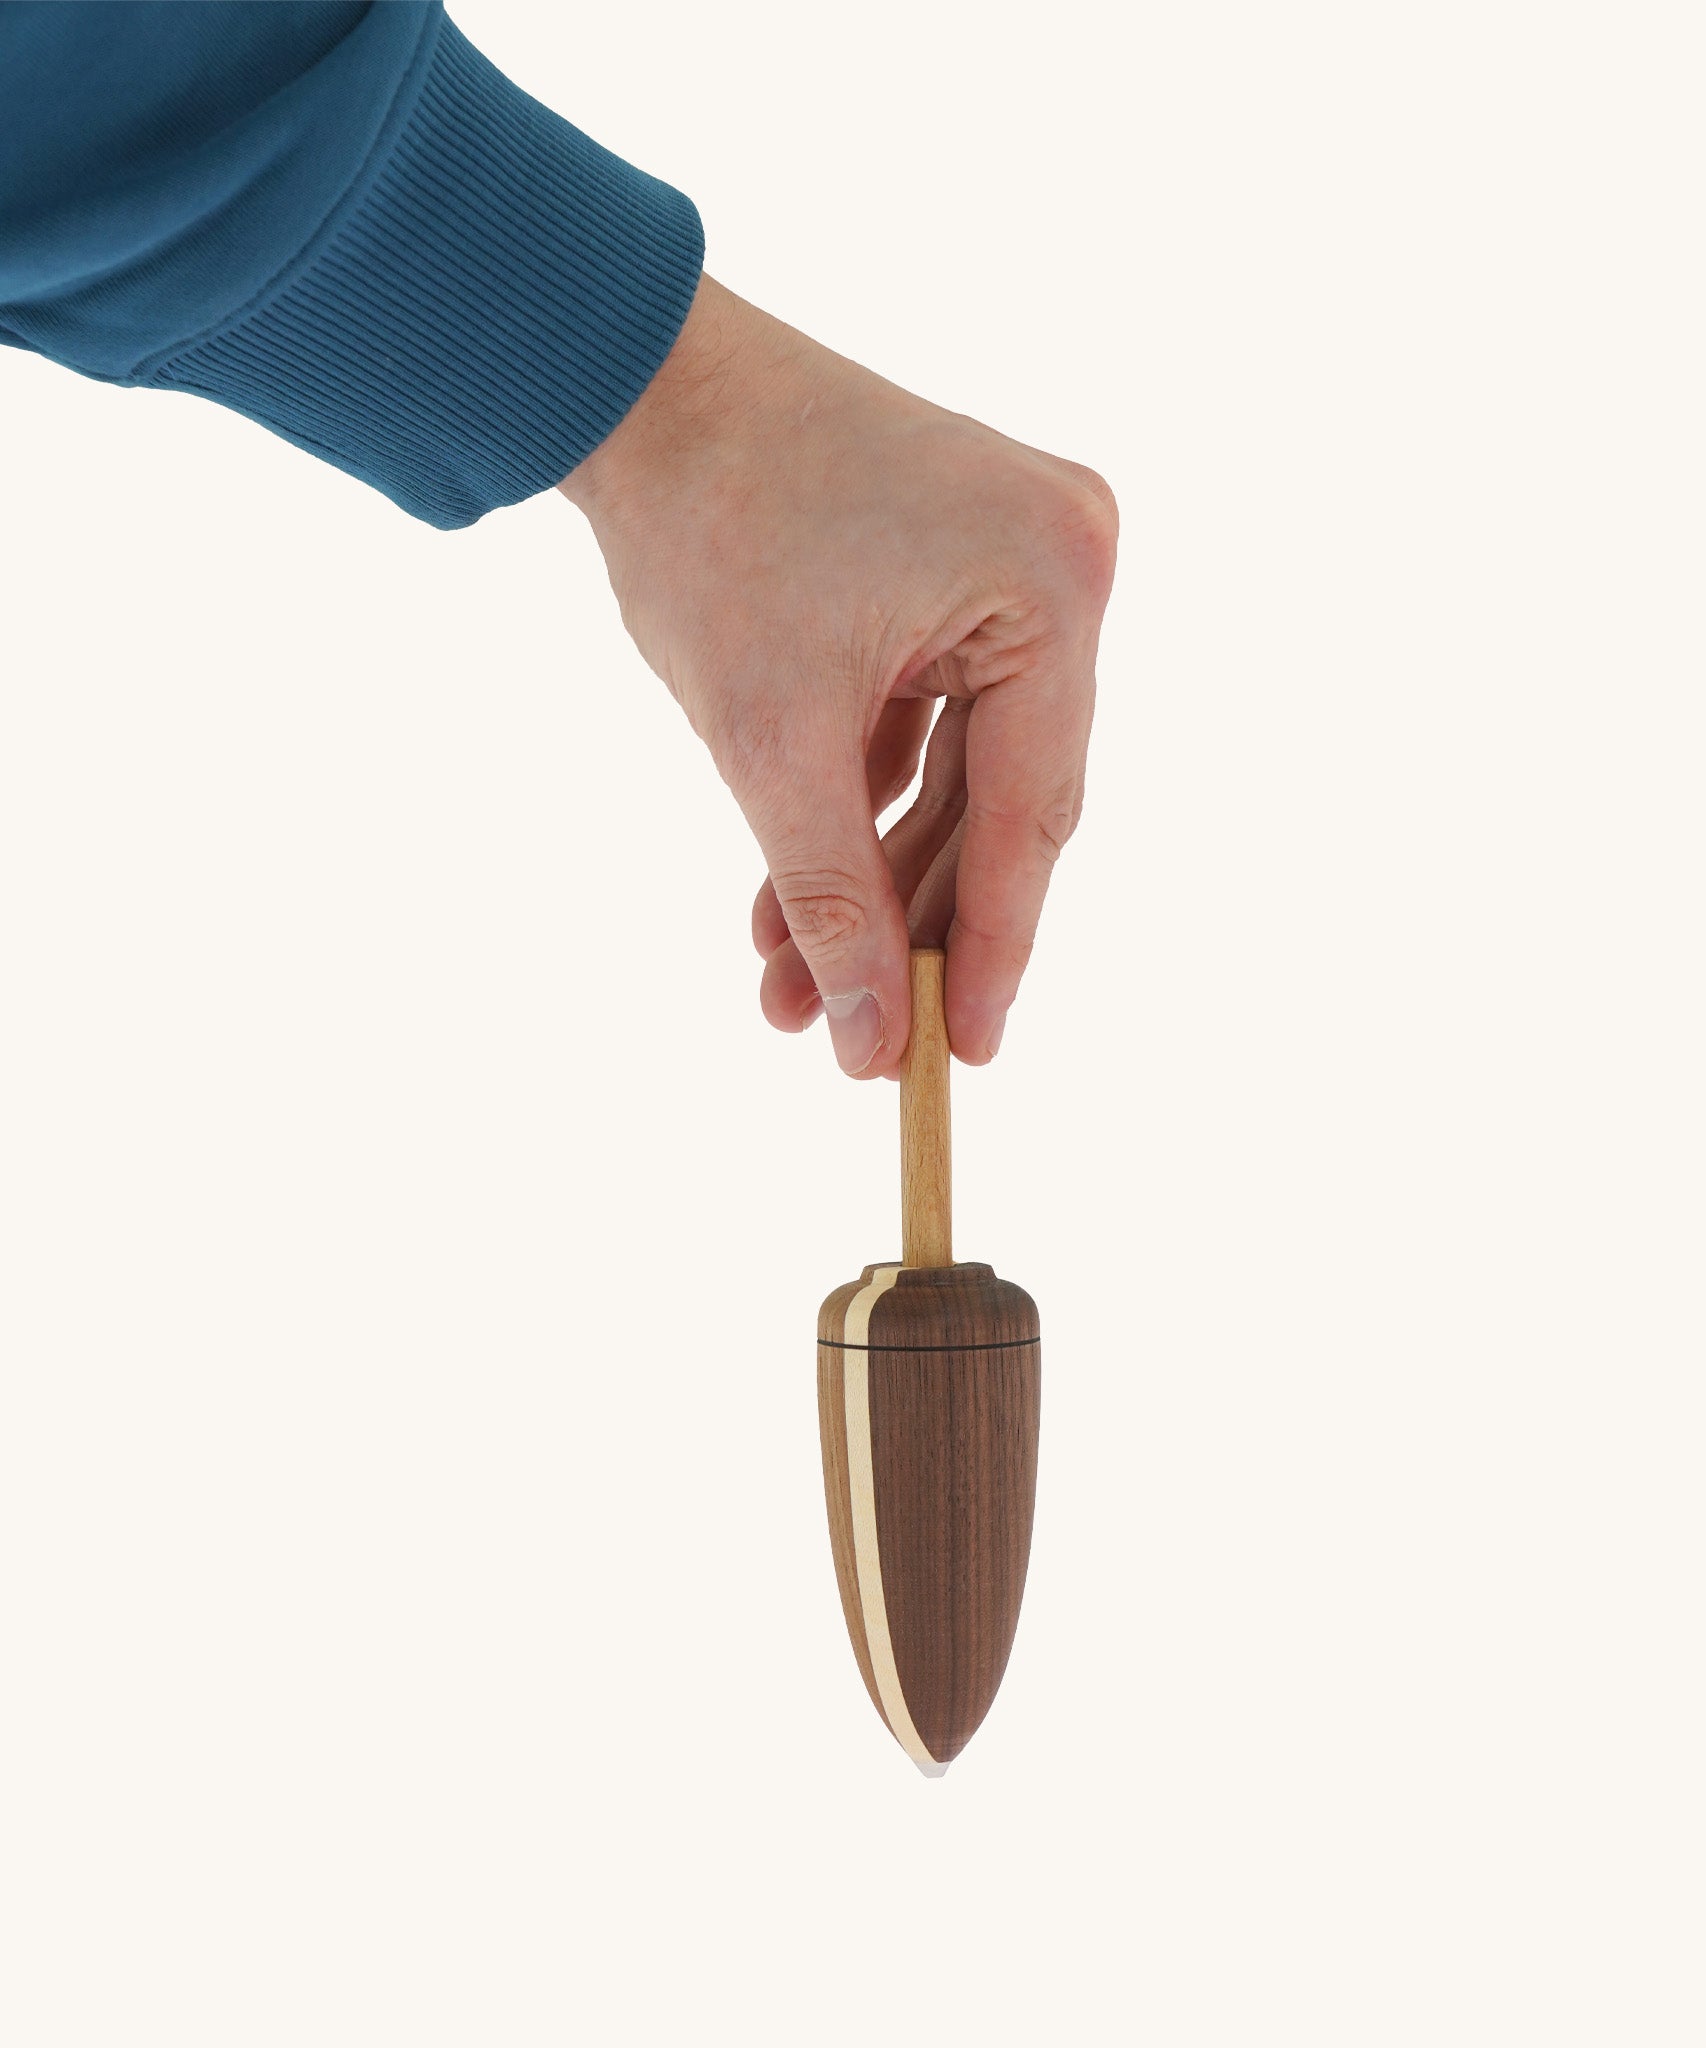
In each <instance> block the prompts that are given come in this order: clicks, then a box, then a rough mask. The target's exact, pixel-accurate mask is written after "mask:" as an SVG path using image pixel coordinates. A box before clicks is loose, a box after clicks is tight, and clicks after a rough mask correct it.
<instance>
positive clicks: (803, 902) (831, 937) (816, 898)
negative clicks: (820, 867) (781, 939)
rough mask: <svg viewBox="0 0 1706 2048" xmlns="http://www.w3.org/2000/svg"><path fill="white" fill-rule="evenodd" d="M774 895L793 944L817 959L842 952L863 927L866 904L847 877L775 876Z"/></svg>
mask: <svg viewBox="0 0 1706 2048" xmlns="http://www.w3.org/2000/svg"><path fill="white" fill-rule="evenodd" d="M776 894H777V896H778V898H779V899H780V901H781V904H782V913H783V915H784V916H785V917H786V918H787V920H788V929H789V931H790V932H792V933H793V935H794V939H795V942H796V944H798V946H799V947H800V949H801V951H802V952H805V953H809V954H813V955H815V956H816V957H817V958H818V959H825V958H828V959H833V958H834V957H835V956H836V955H837V954H838V953H843V952H845V951H846V950H847V948H848V947H849V946H850V945H851V944H852V943H853V941H854V940H855V939H856V938H857V937H858V936H859V934H860V933H861V932H862V931H863V930H864V928H865V922H866V915H865V906H864V905H863V904H862V903H861V902H860V901H859V898H858V895H857V893H856V890H855V887H854V884H853V882H852V879H851V878H850V877H849V876H846V875H837V874H831V873H824V872H821V871H820V872H817V873H811V874H800V875H778V876H777V877H776Z"/></svg>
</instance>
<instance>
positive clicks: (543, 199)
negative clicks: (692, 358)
mask: <svg viewBox="0 0 1706 2048" xmlns="http://www.w3.org/2000/svg"><path fill="white" fill-rule="evenodd" d="M703 261H704V236H703V231H702V229H701V226H700V222H699V216H698V213H697V211H696V210H695V208H694V206H693V204H692V202H691V200H689V199H687V198H686V197H684V195H683V194H681V193H679V192H677V191H675V190H673V189H672V188H671V187H670V186H668V185H665V184H662V183H660V182H659V181H658V180H657V179H655V178H650V177H648V176H646V174H645V173H644V172H642V171H638V170H636V169H635V168H634V167H633V166H632V165H631V164H627V163H624V162H623V161H622V160H621V159H620V158H619V157H616V156H613V155H612V154H611V153H610V152H609V151H608V150H605V149H602V148H600V146H599V145H598V144H597V143H595V142H593V141H592V140H591V138H590V137H588V136H586V135H583V134H582V133H581V132H580V130H579V129H577V128H575V127H573V126H571V125H570V123H568V122H567V121H564V120H562V119H561V118H560V117H559V116H558V115H556V114H553V113H552V112H551V111H550V110H549V109H548V108H546V107H544V106H542V105H540V103H539V102H538V101H537V100H535V99H533V98H531V97H530V96H529V95H528V94H526V93H524V92H522V91H521V90H520V88H519V87H517V86H515V85H514V84H512V83H511V82H510V80H509V79H507V78H506V77H504V75H503V74H502V73H501V72H500V71H498V70H497V69H496V67H495V66H493V65H492V64H490V63H488V62H487V60H486V59H485V58H484V57H482V56H481V55H480V53H479V52H478V51H477V50H475V49H474V48H473V46H472V45H471V44H470V43H469V42H468V41H467V39H466V38H465V37H464V36H463V35H462V34H461V33H460V32H459V31H458V30H457V28H456V27H455V25H454V24H453V23H452V22H450V21H449V20H441V22H440V24H439V34H438V37H437V39H436V44H435V47H434V50H433V53H432V57H431V61H430V64H429V67H428V69H427V72H426V75H425V77H424V78H423V79H422V81H421V85H420V90H419V92H418V94H417V96H416V97H415V100H414V103H413V105H412V107H411V108H410V109H409V110H408V113H407V117H406V119H405V120H404V121H403V122H402V123H401V125H400V126H399V128H398V129H397V131H396V137H395V142H394V145H393V147H392V149H391V151H390V154H389V156H388V158H387V160H386V161H385V163H384V164H383V166H382V167H381V168H380V169H379V170H378V171H377V173H376V174H375V175H374V176H373V177H372V179H371V181H370V182H369V184H368V186H367V189H366V190H365V191H364V192H363V193H362V194H361V196H360V197H359V199H358V200H357V201H356V203H355V204H354V205H353V206H351V207H350V208H349V209H348V210H347V212H345V213H343V214H342V215H341V216H340V217H338V218H337V219H335V220H334V221H333V223H331V224H330V226H329V228H328V230H327V231H326V233H325V234H324V235H323V237H322V238H321V240H320V242H319V244H318V246H317V247H316V248H314V249H313V250H311V251H310V252H309V254H308V257H307V259H306V260H305V261H304V262H303V263H301V264H299V265H298V266H296V267H295V269H294V270H293V272H292V274H291V275H290V276H289V277H288V278H287V280H286V281H284V282H283V283H282V284H281V286H280V287H279V289H278V290H277V291H275V292H274V293H273V294H272V295H271V296H270V297H269V298H268V299H267V300H266V302H265V303H264V304H263V305H261V306H259V307H257V308H253V309H250V310H249V311H247V312H245V313H244V314H242V315H240V316H237V317H236V318H234V319H233V320H232V321H230V322H228V323H226V324H225V325H224V326H222V327H221V328H220V329H219V330H218V331H217V332H216V333H214V334H212V335H210V336H207V337H205V338H203V339H200V340H198V341H196V342H195V343H194V344H192V345H191V346H189V347H187V348H180V349H178V350H176V351H174V352H173V353H172V354H171V355H170V356H169V357H167V358H166V359H165V360H163V361H157V362H156V363H155V364H154V365H153V366H152V367H147V366H145V367H144V368H143V369H142V370H141V371H139V373H138V374H137V377H136V380H135V381H137V382H138V383H144V384H147V385H150V386H154V387H160V388H165V389H178V390H189V391H195V392H198V393H200V394H201V395H202V396H204V397H207V398H212V399H215V400H217V401H218V402H219V403H221V404H224V405H228V406H231V407H233V408H234V409H235V410H237V411H239V412H242V413H245V414H247V415H248V416H249V417H250V418H252V419H255V420H258V421H260V422H261V424H263V425H264V426H267V427H270V428H271V429H272V430H273V431H274V432H276V433H279V434H282V435H283V436H284V437H285V438H286V439H288V440H291V441H294V442H295V443H296V444H297V445H298V446H301V447H307V448H312V449H314V450H315V451H316V452H318V453H320V454H321V455H322V456H323V457H324V458H325V459H326V460H328V461H331V462H333V463H335V464H336V465H337V466H338V467H339V468H341V469H344V470H347V471H348V472H349V473H350V474H351V475H353V476H357V477H360V478H362V479H363V481H365V482H367V483H370V484H372V485H374V486H375V487H376V488H377V489H379V490H381V491H383V492H384V493H385V494H386V495H387V496H388V497H390V498H392V499H393V500H394V501H395V502H396V503H397V504H398V505H400V506H402V508H403V509H404V510H405V511H406V512H410V513H412V514H414V516H415V517H417V518H419V519H424V520H426V521H427V522H428V523H429V524H430V525H433V526H439V527H447V528H448V527H461V526H467V525H470V524H472V522H473V521H474V520H476V519H478V518H480V517H481V515H482V514H484V513H486V512H488V511H491V510H492V509H494V508H495V507H496V506H499V505H511V504H515V503H516V502H518V501H519V500H520V499H522V498H528V497H532V496H533V495H534V494H535V493H536V492H539V491H542V490H547V489H549V488H550V486H551V485H553V484H555V483H558V482H560V481H561V480H562V478H563V477H565V476H566V475H567V474H568V472H569V471H570V470H571V469H573V468H574V467H575V466H576V464H578V463H579V462H581V461H582V460H584V459H585V457H586V456H588V455H589V454H591V452H592V450H593V449H594V448H596V447H597V446H598V444H599V443H600V442H601V441H602V440H604V439H605V438H606V436H607V435H609V434H610V433H611V431H612V430H613V429H614V428H615V427H616V426H617V425H618V423H619V422H620V421H621V419H622V418H623V416H624V415H625V414H626V413H627V411H628V410H629V408H630V407H631V406H632V405H633V403H634V401H635V400H636V399H637V398H638V397H639V396H640V394H641V393H642V392H643V391H644V390H645V388H646V386H647V385H648V384H649V383H650V382H651V379H652V377H653V376H654V375H655V374H656V372H657V370H658V368H659V366H660V365H661V363H662V362H663V360H664V358H665V356H667V355H668V353H669V351H670V348H671V347H672V346H673V344H674V342H675V338H676V336H677V334H678V333H679V332H680V330H681V326H682V324H683V322H684V321H685V320H686V318H687V313H688V309H689V308H690V306H691V305H692V303H693V295H694V292H695V291H696V290H697V288H698V283H699V274H700V268H701V265H702V263H703Z"/></svg>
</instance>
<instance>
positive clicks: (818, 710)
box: [559, 277, 1118, 1079]
mask: <svg viewBox="0 0 1706 2048" xmlns="http://www.w3.org/2000/svg"><path fill="white" fill-rule="evenodd" d="M559 488H560V489H561V490H562V491H563V493H564V495H565V496H566V497H568V498H569V499H570V500H571V501H572V502H573V503H574V504H576V505H578V506H579V507H580V509H581V510H582V511H583V512H584V513H585V514H586V516H587V518H588V519H589V521H590V522H591V524H592V528H593V531H594V533H595V534H596V536H597V539H598V543H599V546H600V548H601V549H602V550H603V553H604V559H605V563H606V566H607V567H608V569H609V572H610V582H611V586H612V588H613V589H614V590H615V593H616V597H617V600H618V602H619V603H620V605H621V608H622V617H623V622H624V624H625V625H626V626H627V628H628V631H629V632H630V633H631V634H632V636H633V638H634V641H635V643H636V645H637V646H638V647H639V650H640V652H641V654H642V655H644V657H645V659H646V661H647V662H648V663H649V664H650V666H651V667H652V669H653V670H655V671H656V673H657V674H658V675H659V676H661V677H662V679H663V681H664V682H665V684H666V685H667V686H668V688H669V690H670V692H671V694H672V695H673V696H674V697H675V699H676V701H677V703H679V704H680V706H681V708H682V709H683V711H685V712H686V714H687V717H688V720H689V722H690V723H691V724H692V727H693V729H694V731H695V732H696V733H698V735H699V737H700V738H701V739H702V740H703V741H704V742H705V744H706V745H707V747H709V749H710V751H711V756H712V759H713V760H714V761H715V763H716V765H717V768H718V770H719V771H720V773H721V774H722V776H723V779H724V781H725V782H727V784H728V786H729V788H730V790H731V791H732V792H733V794H734V796H735V799H736V801H737V802H738V803H739V805H740V807H741V810H742V811H743V812H744V813H745V816H746V819H747V822H748V823H749V824H750V825H751V827H752V830H753V832H754V834H755V835H756V837H757V839H758V843H759V845H760V847H761V848H762V850H763V854H764V859H765V864H766V866H767V868H768V871H769V872H768V875H767V878H766V880H765V882H764V885H763V887H762V888H761V889H760V890H759V892H758V899H757V901H756V903H755V904H754V906H753V913H752V935H753V941H754V944H755V945H756V946H757V948H758V951H759V954H760V955H761V957H762V958H763V960H764V971H763V977H762V980H761V983H760V998H759V999H760V1002H761V1004H762V1006H763V1010H764V1014H765V1016H766V1017H767V1018H768V1019H769V1021H770V1022H771V1023H772V1024H773V1025H775V1026H776V1027H777V1029H778V1030H782V1031H800V1030H804V1029H805V1028H806V1027H807V1026H808V1025H809V1024H811V1023H812V1022H813V1021H814V1020H815V1018H816V1017H817V1015H818V1014H819V1011H820V1010H826V1011H827V1013H828V1016H829V1028H830V1035H831V1038H832V1040H833V1042H834V1047H835V1053H836V1057H837V1060H838V1061H839V1063H840V1065H841V1067H842V1069H843V1070H844V1071H845V1072H847V1073H850V1074H856V1075H858V1076H860V1077H862V1078H865V1079H872V1078H876V1077H880V1076H893V1075H894V1074H895V1073H896V1072H897V1071H898V1068H899V1064H900V1059H901V1055H902V1053H903V1052H904V1050H905V1047H906V1039H907V1032H908V1030H909V1028H910V1022H911V1018H910V1001H909V997H908V987H907V951H908V946H909V944H911V943H917V944H937V945H940V944H945V945H946V947H947V950H948V969H947V991H946V1010H947V1023H948V1036H949V1041H950V1043H951V1045H952V1047H953V1050H954V1052H955V1054H956V1055H957V1056H958V1057H959V1058H960V1059H962V1060H964V1061H966V1062H967V1063H968V1064H970V1065H973V1066H977V1065H981V1064H983V1062H985V1061H986V1060H988V1059H990V1058H992V1057H993V1056H994V1054H995V1051H996V1049H997V1047H998V1046H999V1044H1000V1042H1001V1032H1002V1027H1003V1025H1004V1023H1005V1020H1006V1015H1007V1010H1008V1007H1009V1005H1010V1004H1011V1003H1012V1001H1013V998H1014V996H1015V994H1016V993H1017V991H1018V987H1019V980H1020V977H1021V975H1022V974H1023V973H1024V970H1025V965H1026V962H1027V960H1028V959H1029V957H1030V952H1031V947H1032V942H1033V940H1034V937H1035V934H1036V928H1037V919H1038V916H1039V914H1040V912H1041V910H1042V905H1043V897H1044V894H1045V892H1046V890H1047V888H1048V883H1049V876H1050V872H1051V870H1052V869H1053V866H1054V863H1055V860H1056V859H1057V857H1058V856H1059V853H1060V850H1061V848H1062V847H1063V846H1064V845H1065V843H1066V841H1067V839H1068V838H1069V837H1070V836H1071V834H1072V831H1073V828H1074V827H1075V826H1076V824H1077V822H1078V816H1079V812H1080V809H1081V808H1082V803H1083V792H1084V759H1085V752H1086V749H1087V747H1088V745H1089V739H1090V719H1091V712H1092V708H1093V705H1094V701H1095V668H1096V643H1097V636H1098V633H1099V631H1100V628H1101V621H1102V613H1103V610H1104V608H1105V606H1106V604H1107V600H1108V593H1109V590H1110V588H1111V585H1112V582H1113V573H1114V553H1115V543H1116V538H1117V533H1118V518H1117V514H1116V510H1115V506H1114V499H1113V494H1112V492H1111V491H1110V490H1109V489H1108V487H1107V485H1106V484H1105V483H1104V482H1103V481H1102V479H1101V478H1100V477H1099V476H1097V475H1096V473H1095V472H1094V471H1093V470H1089V469H1085V468H1083V467H1082V466H1080V465H1079V464H1077V463H1072V462H1065V461H1062V460H1060V459H1059V458H1057V457H1055V456H1052V455H1047V454H1044V453H1043V452H1042V451H1040V450H1039V449H1035V448H1028V447H1025V446H1024V445H1023V444H1022V443H1020V442H1017V441H1010V440H1008V439H1007V438H1006V437H1005V436H1004V435H1001V434H998V433H996V432H994V431H993V430H992V429H991V428H989V427H985V426H982V425H980V424H979V423H978V422H977V421H976V420H972V419H967V418H966V417H964V416H963V415H962V414H959V413H951V412H944V411H943V410H942V409H941V408H940V407H938V406H934V405H931V404H930V403H929V402H928V401H927V400H925V399H922V398H917V397H914V396H913V394H912V393H911V392H908V391H902V390H900V389H899V388H898V387H897V386H896V385H893V384H890V383H887V382H886V381H885V380H884V379H883V378H881V377H878V376H875V375H873V374H872V373H871V372H870V371H869V370H866V369H862V368H861V367H860V366H859V365H858V364H857V363H851V362H848V361H847V360H846V359H845V358H844V357H841V356H838V355H835V354H834V353H833V352H832V351H831V350H829V349H826V348H823V347H821V346H820V345H819V344H818V343H817V342H815V341H812V340H810V339H809V338H808V337H807V336H805V335H803V334H799V333H797V332H796V331H795V330H794V329H793V328H791V327H788V326H785V325H784V324H783V323H782V322H781V321H779V320H775V319H773V318H771V316H770V315H769V314H767V313H763V312H761V311H759V309H758V308H757V307H755V306H750V305H748V304H747V303H746V302H745V301H744V300H742V299H739V298H737V297H736V296H735V295H734V294H733V293H732V292H730V291H727V290H726V289H725V288H724V287H723V286H721V285H719V284H717V283H716V282H715V281H714V280H713V279H711V278H708V277H707V278H705V279H704V280H703V281H702V283H701V285H700V288H699V291H698V294H697V296H696V298H695V300H694V303H693V308H692V311H691V312H690V314H689V315H688V318H687V323H686V325H685V326H684V328H683V329H682V332H681V335H680V337H679V338H678V340H677V342H676V344H675V347H674V349H673V350H672V351H671V353H670V355H669V356H668V358H667V359H666V360H665V362H664V364H663V367H662V368H661V369H660V370H659V372H658V374H657V376H656V377H655V378H654V379H653V381H652V383H651V385H650V386H649V387H648V389H647V390H646V392H645V394H644V395H643V397H642V398H641V399H640V400H639V402H638V404H636V405H635V406H634V407H633V409H632V410H631V411H630V412H629V414H628V415H627V417H626V418H625V419H624V420H623V421H622V423H621V425H620V426H618V427H617V429H616V430H615V432H614V433H613V434H612V435H611V436H610V437H609V439H608V440H607V441H605V442H604V443H603V445H602V446H600V447H599V448H597V449H596V450H594V452H593V453H592V454H591V455H590V456H588V458H587V459H586V461H585V462H583V463H582V464H581V465H580V466H579V468H577V469H576V470H574V471H573V473H572V474H571V475H570V476H568V477H567V478H565V480H564V481H563V483H562V484H561V485H560V487H559ZM937 701H940V704H941V711H940V714H939V715H937V716H936V717H935V721H934V724H933V725H932V722H931V720H932V712H933V709H934V706H935V703H936V702H937ZM927 739H928V745H927V747H926V740H927ZM921 754H923V757H924V759H923V776H922V780H921V782H920V786H919V790H918V793H917V795H916V797H915V799H914V801H913V802H912V804H911V806H910V808H908V809H907V810H906V811H905V812H904V814H903V815H902V816H901V817H900V819H899V821H898V822H897V823H896V824H895V825H893V826H892V827H891V828H890V829H889V830H888V831H887V832H886V833H885V834H884V835H883V836H882V837H881V839H879V837H878V833H877V828H876V819H877V818H878V816H879V815H880V814H881V813H882V812H883V811H884V810H886V809H887V808H888V806H889V805H890V804H892V803H893V802H894V801H895V800H896V799H897V798H899V797H900V796H901V795H903V794H904V793H905V792H906V790H907V789H908V788H909V787H910V786H911V784H912V781H913V778H914V776H915V774H916V773H917V771H918V767H919V759H920V755H921ZM909 927H910V929H909Z"/></svg>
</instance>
